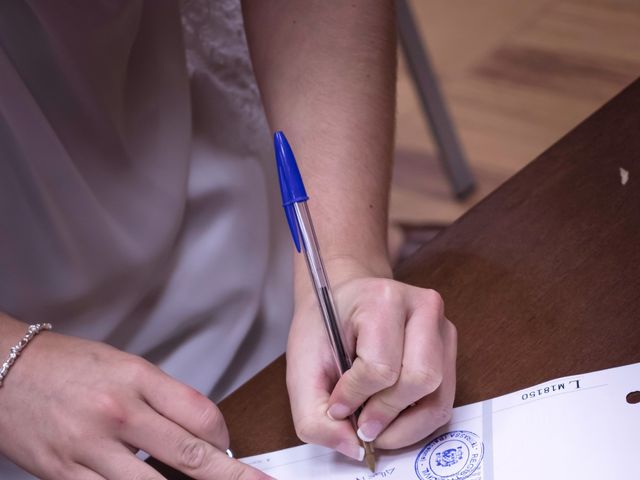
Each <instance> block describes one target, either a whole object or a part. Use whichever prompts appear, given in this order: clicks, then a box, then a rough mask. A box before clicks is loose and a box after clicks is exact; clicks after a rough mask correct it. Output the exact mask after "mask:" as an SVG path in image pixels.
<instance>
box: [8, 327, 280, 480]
mask: <svg viewBox="0 0 640 480" xmlns="http://www.w3.org/2000/svg"><path fill="white" fill-rule="evenodd" d="M27 327H28V326H27V325H26V324H24V323H21V322H17V321H15V320H12V319H10V318H8V317H6V316H2V315H0V362H2V361H4V359H5V357H6V354H8V352H9V348H10V347H11V346H13V345H15V344H16V343H17V342H18V340H19V339H20V338H22V336H23V335H24V334H25V333H26V331H27ZM194 368H198V366H196V365H194ZM228 447H229V434H228V431H227V427H226V425H225V423H224V419H223V418H222V414H221V413H220V410H218V408H217V407H216V406H215V405H214V404H213V403H212V402H211V401H210V400H209V399H208V398H207V397H205V396H204V395H202V394H200V393H199V392H197V391H196V390H194V389H193V388H191V387H188V386H186V385H184V384H182V383H180V382H178V381H176V380H174V379H173V378H171V377H169V376H168V375H166V374H165V373H163V372H162V371H161V370H160V369H159V368H157V367H156V366H154V365H152V364H150V363H149V362H147V361H145V360H143V359H141V358H139V357H136V356H133V355H130V354H127V353H124V352H122V351H119V350H117V349H115V348H112V347H110V346H108V345H105V344H102V343H97V342H91V341H87V340H82V339H78V338H75V337H68V336H64V335H59V334H56V333H53V332H48V331H47V332H42V333H40V334H39V335H37V336H36V337H35V338H34V339H33V340H32V341H31V342H30V344H29V345H28V346H27V347H26V348H25V349H24V350H23V352H22V355H21V356H20V357H19V358H18V359H17V360H16V362H15V363H14V365H13V366H12V367H11V370H10V371H9V373H8V375H7V376H6V378H5V381H4V383H3V385H2V387H0V451H1V452H2V453H3V454H4V455H5V456H6V457H8V458H9V459H10V460H11V461H13V462H15V463H16V464H18V465H19V466H21V467H22V468H24V469H25V470H27V471H28V472H30V473H32V474H33V475H36V476H37V477H39V478H42V479H45V480H49V479H50V480H76V479H77V480H104V479H107V480H112V479H113V480H115V479H118V480H120V479H127V480H132V479H136V480H160V479H163V478H164V477H163V476H162V475H160V474H159V473H158V472H156V471H155V470H154V469H153V468H151V467H150V466H149V465H147V464H146V463H144V462H143V461H141V460H139V459H138V458H137V457H136V456H135V452H137V450H138V449H140V450H143V451H145V452H147V453H149V454H150V455H152V456H153V457H155V458H157V459H158V460H160V461H162V462H164V463H165V464H167V465H170V466H172V467H173V468H175V469H177V470H180V471H181V472H183V473H185V474H187V475H188V476H190V477H192V478H194V479H202V480H205V479H206V480H217V479H225V480H228V479H237V480H241V479H242V480H258V479H260V480H262V479H269V478H271V477H269V476H268V475H266V474H264V473H262V472H259V471H257V470H255V469H253V468H251V467H249V466H247V465H244V464H242V463H240V462H238V461H237V460H233V459H230V458H229V457H228V456H227V455H226V453H225V450H226V449H227V448H228ZM0 473H1V472H0ZM0 476H1V475H0Z"/></svg>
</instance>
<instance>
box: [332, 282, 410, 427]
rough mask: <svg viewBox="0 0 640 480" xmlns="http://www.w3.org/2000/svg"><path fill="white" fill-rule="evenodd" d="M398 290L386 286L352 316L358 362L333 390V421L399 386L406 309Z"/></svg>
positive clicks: (355, 362) (390, 285)
mask: <svg viewBox="0 0 640 480" xmlns="http://www.w3.org/2000/svg"><path fill="white" fill-rule="evenodd" d="M396 288H397V287H396V286H395V285H393V284H386V286H385V288H382V289H381V291H380V292H379V295H377V298H376V300H375V301H373V302H370V303H368V304H367V305H366V307H363V308H361V309H359V310H358V311H356V312H355V313H354V314H353V316H352V318H351V322H352V324H353V326H354V330H355V332H354V333H355V335H356V336H357V343H356V359H355V361H354V362H353V366H352V367H351V368H350V369H349V370H348V371H347V372H346V373H345V374H344V375H343V376H342V377H341V378H340V380H339V381H338V383H337V384H336V386H335V388H334V389H333V392H332V394H331V398H330V400H329V405H330V406H329V409H328V412H327V413H328V414H329V416H330V417H331V418H334V419H343V418H345V417H347V416H348V415H350V414H352V413H353V412H354V411H355V410H356V409H357V408H358V407H360V406H361V405H362V404H363V403H364V402H365V401H367V399H368V398H369V397H371V396H372V395H374V394H375V393H377V392H379V391H381V390H384V389H386V388H388V387H391V386H392V385H394V384H395V383H396V382H397V380H398V378H399V375H400V371H401V369H402V357H403V350H404V347H403V344H404V343H405V342H404V337H405V328H404V324H405V313H404V312H405V308H404V302H403V300H402V296H401V295H397V292H395V291H394V290H396Z"/></svg>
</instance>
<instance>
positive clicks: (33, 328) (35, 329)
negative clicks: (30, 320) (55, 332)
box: [0, 323, 52, 387]
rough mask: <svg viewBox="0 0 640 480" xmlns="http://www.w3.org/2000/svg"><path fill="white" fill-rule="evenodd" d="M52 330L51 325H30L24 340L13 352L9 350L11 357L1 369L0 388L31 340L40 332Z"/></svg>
mask: <svg viewBox="0 0 640 480" xmlns="http://www.w3.org/2000/svg"><path fill="white" fill-rule="evenodd" d="M51 328H52V327H51V324H50V323H36V324H35V325H29V328H28V329H27V333H26V335H25V336H24V337H22V339H20V341H19V342H18V343H16V344H15V345H14V346H13V347H11V350H9V356H8V357H7V359H6V360H5V361H4V363H3V364H2V367H0V387H2V382H3V381H4V378H5V377H6V376H7V373H9V369H10V368H11V367H12V366H13V364H14V363H15V362H16V359H17V358H18V357H19V356H20V353H22V350H24V348H25V347H26V346H27V344H28V343H29V342H30V341H31V340H33V337H35V336H36V335H37V334H39V333H40V331H42V330H51Z"/></svg>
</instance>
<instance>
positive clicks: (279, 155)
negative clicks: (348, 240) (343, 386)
mask: <svg viewBox="0 0 640 480" xmlns="http://www.w3.org/2000/svg"><path fill="white" fill-rule="evenodd" d="M273 146H274V149H275V153H276V164H277V166H278V178H279V180H280V193H281V194H282V206H283V207H284V212H285V215H286V217H287V223H288V224H289V229H290V230H291V236H292V237H293V243H294V245H295V247H296V250H297V251H298V252H300V251H303V252H304V256H305V259H306V261H307V267H308V269H309V276H310V278H311V283H312V284H313V287H314V289H315V292H316V297H317V299H318V303H319V305H320V311H321V312H322V318H323V320H324V325H325V328H326V331H327V335H328V337H329V342H330V343H331V349H332V351H333V355H334V357H335V360H336V364H337V365H338V370H339V372H340V375H343V374H344V373H345V372H346V371H347V370H349V368H351V364H352V358H351V356H350V355H349V354H348V352H347V351H346V349H345V347H344V345H345V344H344V336H343V335H342V332H341V328H340V322H339V320H338V314H337V310H336V308H335V304H334V302H333V297H332V295H331V288H330V286H329V280H328V278H327V274H326V272H325V269H324V263H323V261H322V257H321V256H320V247H319V245H318V239H317V238H316V234H315V232H314V229H313V222H312V221H311V214H310V212H309V208H308V207H307V200H308V199H309V196H308V195H307V192H306V190H305V188H304V183H303V182H302V176H301V175H300V171H299V170H298V165H297V164H296V159H295V157H294V155H293V151H292V150H291V147H290V146H289V142H288V141H287V139H286V137H285V136H284V133H282V132H276V133H275V134H274V136H273ZM351 422H352V423H353V425H354V426H356V425H357V414H354V415H352V416H351ZM362 444H363V447H364V452H365V455H364V459H365V462H366V464H367V466H368V467H369V468H370V469H371V471H372V472H375V468H376V461H375V451H374V449H373V444H372V443H371V442H362Z"/></svg>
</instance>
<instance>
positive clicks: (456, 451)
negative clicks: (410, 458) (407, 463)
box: [415, 430, 484, 480]
mask: <svg viewBox="0 0 640 480" xmlns="http://www.w3.org/2000/svg"><path fill="white" fill-rule="evenodd" d="M483 455H484V445H483V444H482V440H480V437H478V435H476V434H475V433H473V432H468V431H466V430H454V431H451V432H447V433H444V434H442V435H440V436H439V437H436V438H434V439H433V440H431V441H430V442H429V443H428V444H427V445H426V446H425V447H424V448H423V449H422V450H421V451H420V453H419V454H418V456H417V458H416V464H415V470H416V475H417V476H418V478H419V479H420V480H464V479H465V478H469V477H470V476H471V475H472V474H473V472H475V471H476V470H477V468H478V467H479V466H480V463H481V462H482V456H483Z"/></svg>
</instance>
